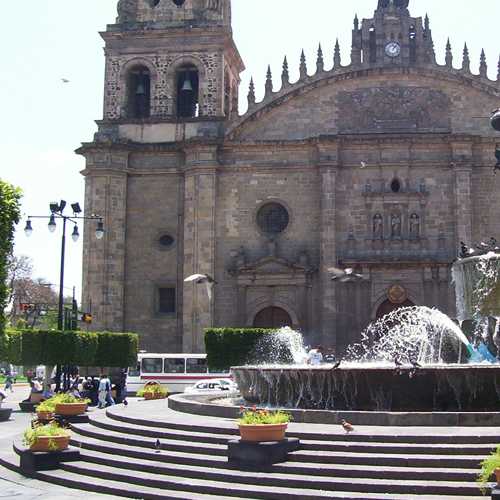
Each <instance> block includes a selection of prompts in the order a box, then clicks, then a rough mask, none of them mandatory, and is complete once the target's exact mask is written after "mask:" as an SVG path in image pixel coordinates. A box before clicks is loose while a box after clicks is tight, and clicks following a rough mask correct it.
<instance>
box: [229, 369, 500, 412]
mask: <svg viewBox="0 0 500 500" xmlns="http://www.w3.org/2000/svg"><path fill="white" fill-rule="evenodd" d="M231 371H232V373H233V377H234V378H235V381H236V382H237V384H238V387H239V389H240V392H241V396H242V397H243V398H244V399H245V401H247V402H248V403H250V404H258V405H261V406H277V407H285V408H287V407H288V408H301V409H318V410H336V411H392V412H406V411H408V412H426V411H440V412H457V411H458V412H498V411H500V366H498V365H447V366H441V365H436V366H432V365H428V366H424V367H423V368H419V369H414V368H413V367H402V368H395V367H377V366H363V365H359V366H353V367H346V368H340V369H337V370H333V369H332V366H329V365H323V366H320V367H303V368H297V367H295V366H273V367H262V366H244V367H235V368H232V369H231Z"/></svg>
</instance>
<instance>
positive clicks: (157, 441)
mask: <svg viewBox="0 0 500 500" xmlns="http://www.w3.org/2000/svg"><path fill="white" fill-rule="evenodd" d="M155 450H156V453H160V451H161V443H160V440H159V439H157V440H156V443H155Z"/></svg>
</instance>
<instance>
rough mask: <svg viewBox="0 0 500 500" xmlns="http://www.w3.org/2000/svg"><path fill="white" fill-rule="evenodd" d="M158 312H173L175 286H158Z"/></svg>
mask: <svg viewBox="0 0 500 500" xmlns="http://www.w3.org/2000/svg"><path fill="white" fill-rule="evenodd" d="M158 312H160V313H162V314H171V313H175V288H160V289H159V290H158Z"/></svg>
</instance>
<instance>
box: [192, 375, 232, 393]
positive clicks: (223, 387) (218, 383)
mask: <svg viewBox="0 0 500 500" xmlns="http://www.w3.org/2000/svg"><path fill="white" fill-rule="evenodd" d="M237 390H238V386H237V385H236V384H235V383H234V382H233V381H232V380H231V379H228V378H218V379H217V378H216V379H205V380H200V381H199V382H197V383H196V384H194V385H191V386H189V387H186V389H185V390H184V393H185V394H207V393H211V392H217V391H229V392H234V391H237Z"/></svg>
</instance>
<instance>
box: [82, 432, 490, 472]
mask: <svg viewBox="0 0 500 500" xmlns="http://www.w3.org/2000/svg"><path fill="white" fill-rule="evenodd" d="M73 429H74V431H75V433H76V434H79V435H81V436H85V437H88V438H93V439H97V440H101V441H103V442H111V443H115V444H119V445H128V446H134V447H137V448H142V449H144V448H147V449H154V447H155V443H156V439H155V438H148V437H142V436H140V437H133V436H131V435H124V434H122V433H119V432H116V431H110V430H101V429H99V428H96V427H95V426H93V425H92V424H75V425H74V426H73ZM73 441H74V442H75V443H77V442H78V441H79V439H78V437H77V436H76V435H74V436H73ZM160 442H161V448H162V450H165V451H174V452H183V453H190V454H202V455H210V456H214V455H217V456H221V457H223V456H225V455H226V446H225V445H222V444H212V443H192V442H183V441H180V440H160ZM398 451H399V453H380V452H379V451H378V450H377V449H376V447H374V448H372V449H369V450H368V451H366V450H365V451H351V450H348V449H343V450H342V451H330V450H318V449H315V448H313V447H309V448H308V449H303V450H299V451H296V452H293V453H292V454H291V460H292V461H296V462H312V463H338V464H359V465H379V464H383V465H387V466H396V467H397V466H401V464H404V465H405V466H407V467H434V468H447V469H453V468H462V469H463V468H465V469H467V468H470V469H476V468H478V466H479V463H480V462H481V460H482V459H483V457H484V456H486V455H487V454H488V453H486V452H485V453H484V454H483V455H458V454H457V455H450V454H442V455H440V454H438V453H435V454H424V453H421V454H417V453H415V454H413V453H411V454H410V453H408V452H407V450H406V449H405V448H404V447H401V449H399V450H398Z"/></svg>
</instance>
